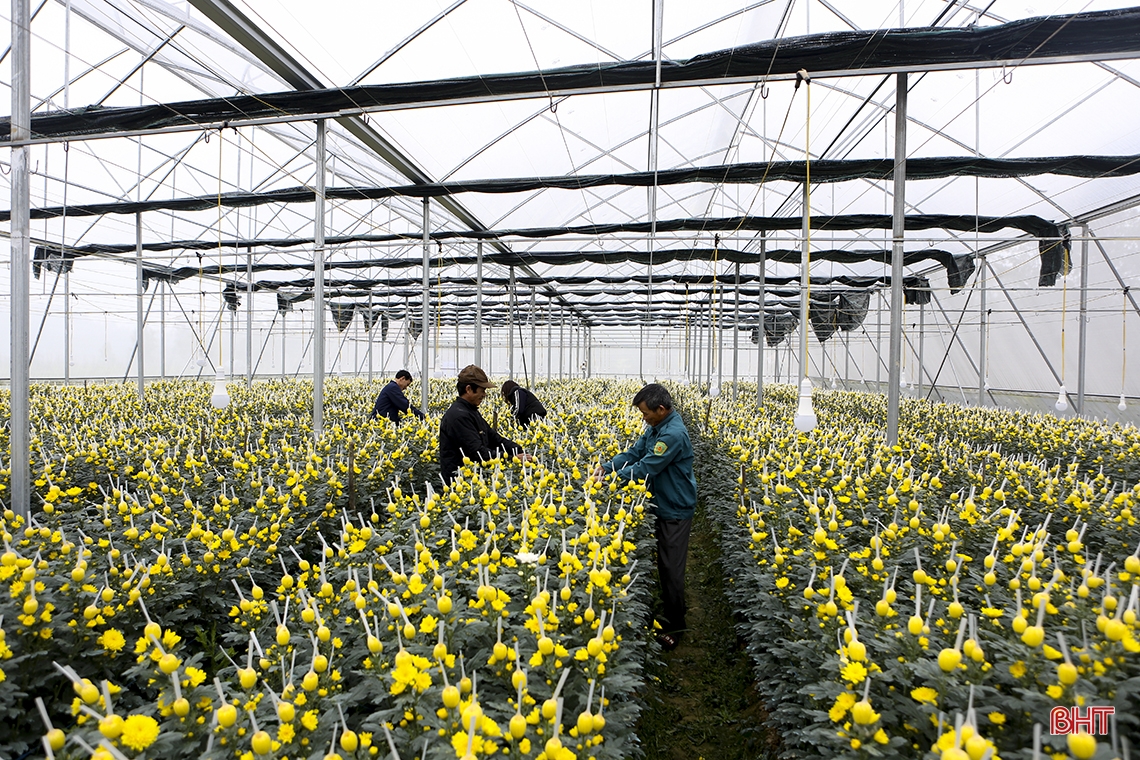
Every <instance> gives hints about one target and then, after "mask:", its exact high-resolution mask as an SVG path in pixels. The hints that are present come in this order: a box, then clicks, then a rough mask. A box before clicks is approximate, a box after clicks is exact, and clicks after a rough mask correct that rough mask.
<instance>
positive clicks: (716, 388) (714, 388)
mask: <svg viewBox="0 0 1140 760" xmlns="http://www.w3.org/2000/svg"><path fill="white" fill-rule="evenodd" d="M719 395H720V383H717V382H713V383H712V384H710V385H709V398H716V397H717V396H719Z"/></svg>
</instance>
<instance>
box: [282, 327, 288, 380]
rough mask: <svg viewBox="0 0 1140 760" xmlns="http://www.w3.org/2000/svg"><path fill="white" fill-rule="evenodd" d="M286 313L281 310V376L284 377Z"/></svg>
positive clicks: (286, 332) (286, 333)
mask: <svg viewBox="0 0 1140 760" xmlns="http://www.w3.org/2000/svg"><path fill="white" fill-rule="evenodd" d="M287 316H288V314H287V313H286V312H284V311H283V312H281V377H282V378H284V377H285V339H286V338H288V337H289V331H288V330H286V329H285V317H287Z"/></svg>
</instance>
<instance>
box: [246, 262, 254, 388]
mask: <svg viewBox="0 0 1140 760" xmlns="http://www.w3.org/2000/svg"><path fill="white" fill-rule="evenodd" d="M245 387H246V388H252V387H253V249H252V248H246V250H245Z"/></svg>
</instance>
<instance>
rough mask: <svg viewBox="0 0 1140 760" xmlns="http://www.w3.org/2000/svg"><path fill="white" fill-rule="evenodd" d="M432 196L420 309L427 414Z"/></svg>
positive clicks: (428, 202) (426, 224) (423, 402)
mask: <svg viewBox="0 0 1140 760" xmlns="http://www.w3.org/2000/svg"><path fill="white" fill-rule="evenodd" d="M430 265H431V198H424V264H423V304H422V306H423V308H422V309H421V311H420V322H421V324H422V325H423V329H422V330H421V331H420V357H421V359H420V411H421V412H423V413H424V414H425V415H426V414H427V411H428V385H429V384H430V383H429V381H430V379H431V378H430V375H429V372H428V359H429V358H430V355H429V351H430V349H429V348H428V335H427V331H428V328H429V326H430V325H431V304H430V299H431V273H430V272H429V271H428V268H429V267H430Z"/></svg>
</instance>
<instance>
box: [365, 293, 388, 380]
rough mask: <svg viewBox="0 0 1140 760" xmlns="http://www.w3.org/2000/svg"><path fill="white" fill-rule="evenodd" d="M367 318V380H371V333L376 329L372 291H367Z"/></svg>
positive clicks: (382, 349)
mask: <svg viewBox="0 0 1140 760" xmlns="http://www.w3.org/2000/svg"><path fill="white" fill-rule="evenodd" d="M368 319H369V320H371V321H370V322H369V325H370V327H369V328H368V382H369V383H371V382H372V343H373V341H372V335H373V334H374V331H375V329H376V311H375V309H374V308H373V307H372V291H368ZM380 351H381V352H383V351H384V347H383V346H381V347H380Z"/></svg>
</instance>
